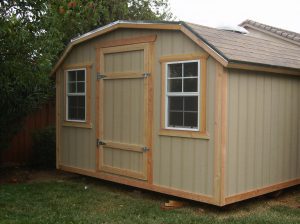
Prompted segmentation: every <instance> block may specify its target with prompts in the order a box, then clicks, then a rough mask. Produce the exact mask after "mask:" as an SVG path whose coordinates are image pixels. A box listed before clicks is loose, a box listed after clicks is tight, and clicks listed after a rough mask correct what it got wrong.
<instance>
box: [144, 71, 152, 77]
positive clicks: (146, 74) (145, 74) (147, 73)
mask: <svg viewBox="0 0 300 224" xmlns="http://www.w3.org/2000/svg"><path fill="white" fill-rule="evenodd" d="M150 75H151V73H150V72H145V73H144V74H143V77H144V78H148V77H149V76H150Z"/></svg>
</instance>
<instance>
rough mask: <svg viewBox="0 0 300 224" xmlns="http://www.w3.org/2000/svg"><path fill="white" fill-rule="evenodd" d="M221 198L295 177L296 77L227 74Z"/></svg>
mask: <svg viewBox="0 0 300 224" xmlns="http://www.w3.org/2000/svg"><path fill="white" fill-rule="evenodd" d="M228 81H229V82H228V144H227V152H226V158H227V162H226V168H227V170H226V171H227V172H226V187H225V189H226V196H231V195H235V194H238V193H242V192H246V191H249V190H254V189H258V188H262V187H266V186H270V185H273V184H278V183H281V182H285V181H289V180H293V179H296V178H300V141H299V139H300V78H299V77H290V76H287V75H284V76H283V75H271V74H267V73H259V72H247V71H240V70H231V71H230V72H229V80H228Z"/></svg>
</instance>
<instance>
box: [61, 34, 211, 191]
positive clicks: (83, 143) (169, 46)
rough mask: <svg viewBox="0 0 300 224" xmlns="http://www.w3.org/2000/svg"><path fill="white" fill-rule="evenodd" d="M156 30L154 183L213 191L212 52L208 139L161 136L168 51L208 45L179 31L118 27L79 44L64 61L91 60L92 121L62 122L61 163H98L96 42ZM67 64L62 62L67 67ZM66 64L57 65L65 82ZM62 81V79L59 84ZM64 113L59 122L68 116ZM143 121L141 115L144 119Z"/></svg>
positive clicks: (184, 51)
mask: <svg viewBox="0 0 300 224" xmlns="http://www.w3.org/2000/svg"><path fill="white" fill-rule="evenodd" d="M154 33H155V34H157V40H156V42H155V60H154V63H155V65H154V66H155V71H154V73H153V74H152V75H153V78H154V91H153V92H154V98H153V99H154V108H153V110H154V117H153V121H154V124H153V139H154V142H153V183H154V184H155V185H160V186H167V187H171V188H175V189H181V190H184V191H187V192H195V193H201V194H204V195H209V196H212V195H213V187H214V186H213V181H214V144H213V142H214V135H213V134H214V83H215V72H216V71H215V64H216V62H215V61H214V60H213V59H212V58H211V57H209V58H208V63H207V131H208V133H209V135H210V139H209V140H205V139H189V138H179V137H168V136H160V135H159V129H160V103H161V84H160V83H161V66H160V63H159V58H160V57H161V56H164V55H174V54H189V53H197V52H198V53H202V52H203V50H202V49H201V48H199V47H198V46H197V45H196V44H195V43H193V42H192V41H191V40H189V39H188V38H187V37H186V36H185V35H183V34H182V33H180V32H178V31H151V30H130V29H124V30H123V29H119V30H117V31H113V32H111V33H109V34H106V35H104V36H102V37H98V38H96V39H93V40H91V41H87V42H85V43H83V44H80V45H79V46H77V47H74V48H73V50H72V51H71V53H70V54H69V56H68V57H67V58H66V60H65V62H64V64H63V66H66V65H70V64H77V63H79V64H81V63H92V70H91V86H90V88H91V122H92V128H91V129H85V128H76V127H64V126H62V127H61V132H60V133H61V146H60V164H61V165H65V166H71V167H77V168H81V169H88V170H95V169H96V162H95V161H96V158H95V156H96V133H95V125H96V123H95V121H96V114H95V104H96V101H95V96H96V72H95V65H96V61H95V60H96V51H95V44H97V43H100V42H101V41H103V40H117V39H122V38H128V37H136V36H143V35H149V34H154ZM63 66H62V67H63ZM62 67H61V68H60V69H59V71H58V75H59V76H60V83H61V84H62V83H63V74H62ZM60 86H61V87H63V85H60ZM63 91H64V90H63V88H61V89H60V99H61V104H60V105H61V110H60V113H61V115H64V114H65V111H64V105H63V103H62V102H63V101H62V100H63V99H64V92H63ZM63 117H64V116H61V119H60V122H62V121H63ZM141 122H142V121H141Z"/></svg>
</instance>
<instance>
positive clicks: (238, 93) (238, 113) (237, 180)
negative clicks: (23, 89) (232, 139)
mask: <svg viewBox="0 0 300 224" xmlns="http://www.w3.org/2000/svg"><path fill="white" fill-rule="evenodd" d="M237 75H238V88H237V117H236V118H235V119H237V121H236V125H237V128H236V130H237V135H236V154H237V155H236V158H237V160H238V161H236V163H235V164H236V166H237V167H236V174H235V175H236V182H235V192H239V184H238V183H239V179H240V177H239V173H240V172H239V157H240V153H239V142H240V141H239V137H240V135H239V122H238V121H239V117H240V109H239V108H240V107H239V102H240V79H241V77H240V74H237Z"/></svg>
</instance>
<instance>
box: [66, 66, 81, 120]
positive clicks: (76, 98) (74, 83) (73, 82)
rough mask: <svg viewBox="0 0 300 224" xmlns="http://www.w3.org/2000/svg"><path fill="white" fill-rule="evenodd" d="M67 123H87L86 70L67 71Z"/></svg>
mask: <svg viewBox="0 0 300 224" xmlns="http://www.w3.org/2000/svg"><path fill="white" fill-rule="evenodd" d="M66 75H67V79H66V118H67V121H77V122H85V121H86V69H85V68H81V69H72V70H67V71H66Z"/></svg>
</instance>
